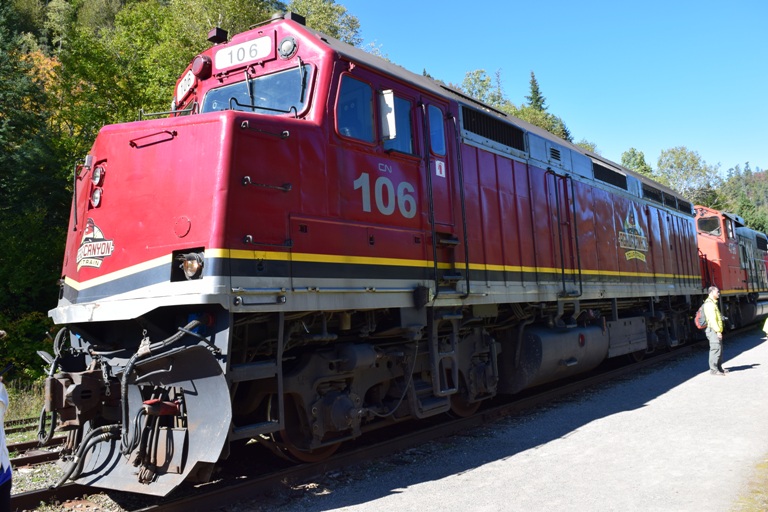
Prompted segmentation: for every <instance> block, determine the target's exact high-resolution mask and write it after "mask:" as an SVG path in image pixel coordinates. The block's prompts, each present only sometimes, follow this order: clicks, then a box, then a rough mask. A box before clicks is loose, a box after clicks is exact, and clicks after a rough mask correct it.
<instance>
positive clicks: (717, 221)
mask: <svg viewBox="0 0 768 512" xmlns="http://www.w3.org/2000/svg"><path fill="white" fill-rule="evenodd" d="M695 210H696V230H697V232H698V245H699V254H700V259H701V276H702V283H703V285H704V287H705V288H706V287H709V286H717V287H718V288H719V289H720V291H721V298H720V302H721V305H722V310H723V315H724V316H725V317H727V319H728V320H727V321H728V323H729V325H730V326H731V327H732V328H737V327H741V326H743V325H749V324H751V323H753V322H754V321H755V320H756V319H757V318H758V317H760V316H763V315H765V314H766V313H767V312H768V311H766V309H765V304H764V302H765V300H766V299H768V275H766V265H767V264H768V237H766V236H765V234H764V233H760V232H759V231H755V230H754V229H750V228H748V227H746V226H745V223H744V219H742V218H741V217H739V216H738V215H732V214H729V213H725V212H720V211H717V210H713V209H712V208H707V207H706V206H696V207H695Z"/></svg>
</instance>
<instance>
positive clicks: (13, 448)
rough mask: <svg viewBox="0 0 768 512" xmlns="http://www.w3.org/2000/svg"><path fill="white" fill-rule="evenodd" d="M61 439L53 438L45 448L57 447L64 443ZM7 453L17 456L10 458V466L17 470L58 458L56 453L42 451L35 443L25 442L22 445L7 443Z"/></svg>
mask: <svg viewBox="0 0 768 512" xmlns="http://www.w3.org/2000/svg"><path fill="white" fill-rule="evenodd" d="M64 439H65V438H63V437H54V438H53V439H51V442H50V443H48V445H47V447H51V446H58V445H60V444H63V443H64ZM8 451H9V452H10V453H11V454H15V453H16V454H18V455H15V456H13V457H11V466H12V467H14V468H19V467H22V466H31V465H32V464H41V463H43V462H50V461H53V460H56V459H58V458H59V452H58V451H49V450H43V449H41V448H40V447H39V443H38V442H37V441H25V442H22V443H9V444H8Z"/></svg>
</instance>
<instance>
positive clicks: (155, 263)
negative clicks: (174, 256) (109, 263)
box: [64, 254, 171, 291]
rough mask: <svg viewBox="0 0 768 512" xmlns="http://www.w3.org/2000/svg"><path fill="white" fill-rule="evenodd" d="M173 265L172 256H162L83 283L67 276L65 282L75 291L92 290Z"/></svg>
mask: <svg viewBox="0 0 768 512" xmlns="http://www.w3.org/2000/svg"><path fill="white" fill-rule="evenodd" d="M169 263H171V255H170V254H166V255H165V256H160V257H159V258H155V259H153V260H149V261H145V262H144V263H139V264H138V265H134V266H132V267H128V268H124V269H122V270H118V271H116V272H112V273H109V274H105V275H103V276H100V277H95V278H93V279H89V280H87V281H83V282H82V283H81V282H79V281H75V280H74V279H72V278H70V277H67V276H65V277H64V282H65V283H66V284H67V285H69V286H71V287H72V288H74V289H75V290H78V291H80V290H83V289H85V288H91V287H93V286H99V285H102V284H106V283H108V282H110V281H116V280H118V279H122V278H125V277H128V276H130V275H133V274H138V273H139V272H143V271H145V270H150V269H152V268H155V267H159V266H161V265H168V264H169ZM84 283H88V285H87V286H85V285H84Z"/></svg>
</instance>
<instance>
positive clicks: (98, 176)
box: [91, 165, 105, 187]
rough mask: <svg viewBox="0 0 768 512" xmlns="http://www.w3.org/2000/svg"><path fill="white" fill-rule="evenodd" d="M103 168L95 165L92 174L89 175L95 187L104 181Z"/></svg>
mask: <svg viewBox="0 0 768 512" xmlns="http://www.w3.org/2000/svg"><path fill="white" fill-rule="evenodd" d="M104 172H105V171H104V168H103V167H102V166H100V165H97V166H96V168H95V169H94V170H93V174H92V175H91V181H92V182H93V184H94V185H96V186H97V187H98V186H100V185H101V184H102V182H103V181H104Z"/></svg>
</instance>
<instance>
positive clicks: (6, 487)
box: [0, 480, 13, 512]
mask: <svg viewBox="0 0 768 512" xmlns="http://www.w3.org/2000/svg"><path fill="white" fill-rule="evenodd" d="M12 484H13V481H12V480H8V481H7V482H5V483H4V484H3V485H0V512H11V485H12Z"/></svg>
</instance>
